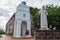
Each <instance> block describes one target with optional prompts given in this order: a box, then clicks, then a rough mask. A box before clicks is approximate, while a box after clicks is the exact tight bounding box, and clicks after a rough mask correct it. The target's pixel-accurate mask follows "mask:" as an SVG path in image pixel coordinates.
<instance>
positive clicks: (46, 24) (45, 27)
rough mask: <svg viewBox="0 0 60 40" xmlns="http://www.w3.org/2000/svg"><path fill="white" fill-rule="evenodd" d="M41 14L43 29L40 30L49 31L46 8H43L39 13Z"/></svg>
mask: <svg viewBox="0 0 60 40" xmlns="http://www.w3.org/2000/svg"><path fill="white" fill-rule="evenodd" d="M39 14H40V16H41V28H40V30H47V29H48V23H47V15H48V13H47V11H46V10H45V7H44V6H43V7H42V10H40V11H39Z"/></svg>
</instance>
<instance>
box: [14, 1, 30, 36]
mask: <svg viewBox="0 0 60 40" xmlns="http://www.w3.org/2000/svg"><path fill="white" fill-rule="evenodd" d="M29 8H30V7H29V6H27V5H26V2H25V1H22V3H21V4H19V5H18V7H17V9H16V14H15V23H14V36H15V37H22V36H23V37H24V36H28V37H31V20H30V9H29Z"/></svg>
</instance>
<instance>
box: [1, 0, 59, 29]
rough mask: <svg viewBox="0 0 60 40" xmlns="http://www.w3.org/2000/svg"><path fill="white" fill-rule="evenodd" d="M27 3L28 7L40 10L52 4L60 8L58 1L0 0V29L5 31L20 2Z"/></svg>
mask: <svg viewBox="0 0 60 40" xmlns="http://www.w3.org/2000/svg"><path fill="white" fill-rule="evenodd" d="M22 1H25V2H27V5H28V6H31V7H37V8H41V7H42V6H43V5H48V4H53V5H58V6H60V0H0V28H2V29H3V30H5V28H6V23H7V22H8V21H9V19H10V18H11V16H12V15H13V13H14V12H16V8H17V6H18V5H19V4H20V3H21V2H22Z"/></svg>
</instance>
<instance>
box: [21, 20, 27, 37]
mask: <svg viewBox="0 0 60 40" xmlns="http://www.w3.org/2000/svg"><path fill="white" fill-rule="evenodd" d="M26 30H27V22H25V21H22V22H21V36H26Z"/></svg>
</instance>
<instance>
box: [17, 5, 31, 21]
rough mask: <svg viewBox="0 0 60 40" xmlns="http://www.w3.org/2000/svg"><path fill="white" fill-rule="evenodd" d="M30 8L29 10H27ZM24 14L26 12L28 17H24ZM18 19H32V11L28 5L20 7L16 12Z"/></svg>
mask: <svg viewBox="0 0 60 40" xmlns="http://www.w3.org/2000/svg"><path fill="white" fill-rule="evenodd" d="M27 10H28V11H27ZM23 14H26V18H24V17H23ZM16 19H25V20H30V11H29V7H28V6H24V7H22V6H21V5H20V7H18V11H17V13H16Z"/></svg>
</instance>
